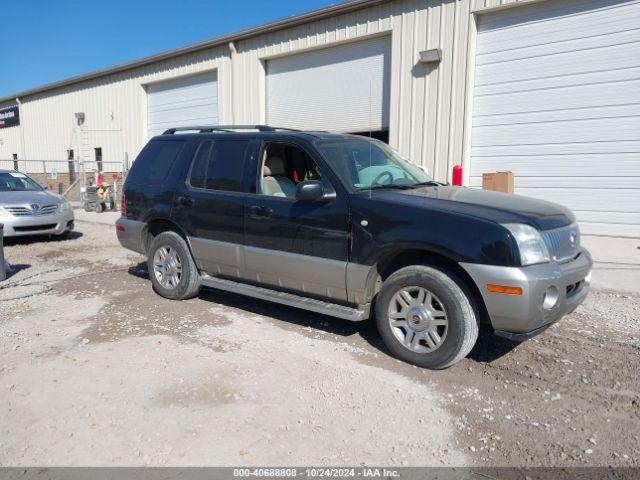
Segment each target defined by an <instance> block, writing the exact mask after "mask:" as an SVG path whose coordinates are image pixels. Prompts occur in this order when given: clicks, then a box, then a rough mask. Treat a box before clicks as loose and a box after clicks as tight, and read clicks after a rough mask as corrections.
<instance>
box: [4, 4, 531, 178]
mask: <svg viewBox="0 0 640 480" xmlns="http://www.w3.org/2000/svg"><path fill="white" fill-rule="evenodd" d="M534 1H535V0H534ZM505 3H513V0H502V1H500V0H396V1H391V2H388V3H384V4H381V5H377V6H373V7H369V8H365V9H362V10H359V11H357V12H353V13H348V14H343V15H338V16H335V17H331V18H329V19H325V20H321V21H316V22H311V23H308V24H305V25H302V26H298V27H293V28H289V29H286V30H281V31H277V32H273V33H269V34H263V35H260V36H257V37H253V38H250V39H247V40H242V41H239V42H237V44H236V49H237V53H236V54H235V55H234V57H233V63H231V53H230V51H229V49H228V48H226V47H220V48H215V49H210V50H206V51H202V52H198V53H193V54H188V55H183V56H180V57H177V58H174V59H171V60H164V61H162V62H158V63H155V64H152V65H149V66H145V67H140V68H136V69H133V70H129V71H126V72H122V73H118V74H113V75H109V76H105V77H102V78H99V79H95V80H89V81H86V82H83V83H80V84H75V85H71V86H67V87H64V88H60V89H57V90H54V91H49V92H45V93H42V94H39V95H34V96H30V97H27V98H25V99H23V100H22V101H23V105H22V110H21V123H22V128H23V132H24V143H25V151H24V152H23V151H22V150H21V149H18V150H16V148H17V147H16V145H15V142H16V139H17V138H18V135H17V134H16V132H17V130H18V128H12V129H7V130H5V131H0V140H1V143H0V158H10V155H11V153H19V155H20V157H21V158H35V159H39V160H40V159H64V158H66V150H67V149H68V148H74V150H76V152H78V151H79V152H80V153H81V155H83V156H84V157H85V158H86V159H87V160H92V159H93V148H94V147H98V146H100V147H102V151H103V158H104V161H114V160H121V159H122V157H123V156H124V155H125V153H126V154H128V156H129V158H130V159H133V158H135V156H136V155H137V153H138V151H139V150H140V149H141V148H142V147H143V146H144V143H145V142H146V133H145V132H146V126H145V118H146V95H145V90H144V87H143V85H144V84H148V83H150V82H155V81H159V80H163V79H168V78H174V77H177V76H180V75H188V74H193V73H196V72H203V71H207V70H211V69H218V82H219V95H218V96H219V99H220V100H219V102H220V103H219V108H220V121H221V122H222V123H236V124H242V123H263V122H264V121H265V69H264V66H265V61H266V60H267V59H268V58H272V57H274V56H279V55H286V54H288V53H293V52H299V51H303V50H305V49H311V48H321V47H329V46H331V45H332V44H336V43H337V42H348V41H355V40H357V39H359V38H365V37H368V36H372V35H390V36H391V39H392V58H391V62H392V65H391V72H392V73H391V74H392V78H391V112H390V116H391V122H390V123H391V125H390V143H391V144H392V145H393V146H395V147H397V148H398V149H399V150H400V151H401V152H402V153H403V154H405V155H407V156H409V157H410V158H412V159H413V160H414V161H416V162H419V163H421V164H422V165H424V166H426V167H427V168H428V169H429V171H430V172H431V173H432V174H433V175H434V176H435V177H436V178H437V179H440V180H444V179H447V178H448V177H449V175H450V171H451V167H452V166H453V165H454V164H456V163H462V159H463V156H464V145H465V142H464V139H465V122H464V120H465V105H467V102H468V89H467V82H468V76H467V71H468V70H467V69H468V62H469V58H470V57H469V54H468V52H469V47H470V44H471V43H470V35H469V29H470V26H472V22H471V21H470V19H471V15H470V13H471V12H472V11H476V10H481V9H486V8H494V7H496V6H500V5H501V4H505ZM430 48H441V49H442V51H443V58H442V62H441V63H440V64H439V65H438V66H437V67H433V66H427V65H423V64H420V63H419V62H418V55H419V52H420V51H422V50H426V49H430ZM231 65H233V71H232V69H231V68H230V67H231ZM74 112H84V113H85V114H86V122H85V125H84V126H83V129H82V131H80V129H79V128H77V127H74V118H73V114H74ZM76 157H78V153H76Z"/></svg>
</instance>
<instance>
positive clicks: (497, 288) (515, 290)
mask: <svg viewBox="0 0 640 480" xmlns="http://www.w3.org/2000/svg"><path fill="white" fill-rule="evenodd" d="M487 290H489V291H490V292H491V293H502V294H503V295H522V289H521V288H520V287H507V286H505V285H491V284H489V285H487Z"/></svg>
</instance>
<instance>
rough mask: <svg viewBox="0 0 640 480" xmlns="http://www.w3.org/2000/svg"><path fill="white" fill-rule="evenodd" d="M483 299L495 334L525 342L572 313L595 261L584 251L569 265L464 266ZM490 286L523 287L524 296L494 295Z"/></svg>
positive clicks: (584, 292)
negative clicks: (490, 290) (488, 287)
mask: <svg viewBox="0 0 640 480" xmlns="http://www.w3.org/2000/svg"><path fill="white" fill-rule="evenodd" d="M460 265H461V266H462V268H464V269H465V271H466V272H467V273H468V274H469V275H470V276H471V278H472V279H473V281H474V282H475V283H476V285H477V287H478V289H479V290H480V292H481V294H482V298H483V299H484V303H485V306H486V308H487V312H488V313H489V317H490V319H491V325H492V326H493V328H494V329H495V330H496V333H497V334H499V335H501V336H503V337H506V338H510V339H512V340H524V339H526V338H531V337H533V336H535V335H537V334H539V333H541V332H542V331H544V330H545V329H546V328H547V327H549V326H550V325H551V324H553V323H555V322H557V321H558V320H560V318H562V317H563V316H564V315H565V314H567V313H571V312H572V311H573V310H575V309H576V307H577V306H578V305H580V304H581V303H582V302H583V301H584V299H585V298H586V296H587V294H588V293H589V288H590V283H591V267H592V265H593V260H592V259H591V255H590V254H589V252H588V251H587V250H585V249H583V250H582V251H581V252H580V254H579V255H578V256H577V257H576V258H574V259H573V260H571V261H569V262H566V263H557V262H550V263H545V264H540V265H531V266H528V267H499V266H495V265H479V264H474V263H461V264H460ZM487 285H505V286H510V287H520V288H521V289H522V295H505V294H500V293H491V292H489V291H488V289H487Z"/></svg>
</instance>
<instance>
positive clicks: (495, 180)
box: [482, 172, 513, 193]
mask: <svg viewBox="0 0 640 480" xmlns="http://www.w3.org/2000/svg"><path fill="white" fill-rule="evenodd" d="M482 189H483V190H493V191H494V192H504V193H513V172H492V173H483V174H482Z"/></svg>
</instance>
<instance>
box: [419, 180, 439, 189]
mask: <svg viewBox="0 0 640 480" xmlns="http://www.w3.org/2000/svg"><path fill="white" fill-rule="evenodd" d="M446 185H447V184H446V183H442V182H436V181H435V180H429V181H426V182H420V183H414V184H413V185H410V187H411V188H415V187H444V186H446Z"/></svg>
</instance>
